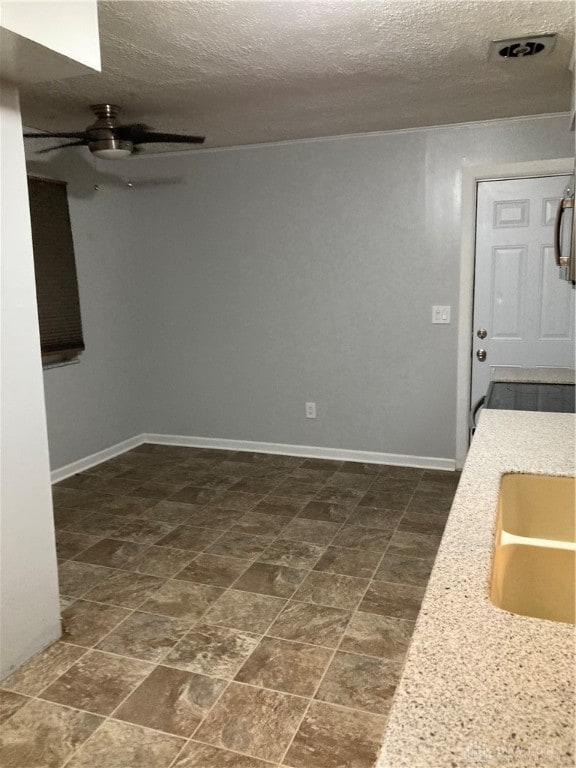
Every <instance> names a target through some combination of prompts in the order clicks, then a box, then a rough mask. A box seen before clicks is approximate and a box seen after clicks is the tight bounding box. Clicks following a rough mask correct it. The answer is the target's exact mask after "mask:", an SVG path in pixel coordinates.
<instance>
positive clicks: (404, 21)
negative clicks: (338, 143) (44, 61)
mask: <svg viewBox="0 0 576 768" xmlns="http://www.w3.org/2000/svg"><path fill="white" fill-rule="evenodd" d="M99 15H100V35H101V45H102V64H103V71H102V73H100V74H94V75H85V76H82V77H77V78H72V79H69V80H63V81H56V82H49V83H42V84H34V85H30V86H26V87H25V88H23V89H22V94H21V98H22V108H23V114H24V120H25V123H26V124H27V125H29V126H32V127H35V128H41V129H45V130H50V129H52V130H63V129H74V130H77V129H82V128H84V127H86V125H87V124H88V123H90V122H91V119H92V118H91V113H90V112H89V111H88V109H87V107H88V105H89V104H92V103H95V102H104V101H108V102H112V103H115V104H118V105H120V106H121V107H122V108H123V111H122V114H121V118H122V120H123V121H125V122H145V123H148V124H150V125H151V126H153V127H154V128H156V129H158V130H166V131H175V132H180V131H181V132H194V133H198V132H200V133H203V134H205V135H206V137H207V140H206V144H205V146H214V147H218V146H230V145H237V144H252V143H256V142H268V141H279V140H284V139H297V138H306V137H315V136H331V135H339V134H348V133H358V132H365V131H381V130H387V129H392V128H406V127H414V126H424V125H436V124H442V123H455V122H465V121H469V120H486V119H491V118H501V117H509V116H513V115H532V114H539V113H545V112H558V111H564V110H567V109H568V108H569V104H570V83H571V79H570V72H569V71H568V65H569V61H570V54H571V49H572V44H573V39H574V3H573V2H572V0H550V1H548V0H379V1H375V0H352V1H350V0H325V1H323V2H322V1H319V0H198V1H197V2H190V1H188V0H180V1H176V2H160V1H159V0H154V1H152V0H150V1H148V2H138V1H134V2H132V1H129V2H124V1H123V0H119V1H113V2H102V3H99ZM540 32H557V33H558V35H559V39H558V42H557V45H556V49H555V51H554V52H553V53H552V54H551V55H550V56H548V57H546V56H541V57H537V58H534V59H525V60H521V61H489V60H488V47H489V43H490V41H491V40H493V39H500V38H506V37H513V36H519V35H523V34H528V33H531V34H532V33H540Z"/></svg>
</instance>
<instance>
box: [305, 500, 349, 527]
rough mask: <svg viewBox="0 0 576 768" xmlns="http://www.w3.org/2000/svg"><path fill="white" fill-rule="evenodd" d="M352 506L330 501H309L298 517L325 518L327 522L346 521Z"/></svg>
mask: <svg viewBox="0 0 576 768" xmlns="http://www.w3.org/2000/svg"><path fill="white" fill-rule="evenodd" d="M350 514H351V513H350V508H349V507H347V506H342V505H340V504H335V503H331V502H328V501H309V502H308V503H307V504H306V506H305V507H304V509H303V510H302V511H301V512H300V513H299V515H298V517H302V518H306V519H308V520H323V521H324V522H327V523H344V522H346V520H347V519H348V518H349V517H350Z"/></svg>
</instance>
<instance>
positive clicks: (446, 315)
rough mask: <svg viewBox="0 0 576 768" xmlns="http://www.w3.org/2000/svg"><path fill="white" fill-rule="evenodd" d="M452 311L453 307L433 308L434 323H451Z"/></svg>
mask: <svg viewBox="0 0 576 768" xmlns="http://www.w3.org/2000/svg"><path fill="white" fill-rule="evenodd" d="M450 309H451V307H438V306H434V307H432V322H433V323H434V324H436V323H449V322H450Z"/></svg>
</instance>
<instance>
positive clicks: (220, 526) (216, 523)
mask: <svg viewBox="0 0 576 768" xmlns="http://www.w3.org/2000/svg"><path fill="white" fill-rule="evenodd" d="M166 503H167V504H168V503H170V502H166ZM181 506H184V505H181ZM187 506H190V505H189V504H188V505H187ZM243 514H244V513H243V512H235V511H234V510H232V509H222V508H221V507H198V508H197V509H195V510H194V511H193V512H191V514H190V515H189V518H188V520H183V521H182V522H183V523H186V525H195V526H197V527H199V528H209V529H210V530H211V531H228V530H229V529H230V528H231V527H232V526H233V525H234V523H235V522H236V521H237V520H239V519H240V518H241V517H242V515H243Z"/></svg>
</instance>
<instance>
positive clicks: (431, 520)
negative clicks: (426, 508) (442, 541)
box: [398, 511, 446, 536]
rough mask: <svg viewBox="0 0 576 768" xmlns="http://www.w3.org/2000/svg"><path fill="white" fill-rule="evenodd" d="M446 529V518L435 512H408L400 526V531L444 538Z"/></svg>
mask: <svg viewBox="0 0 576 768" xmlns="http://www.w3.org/2000/svg"><path fill="white" fill-rule="evenodd" d="M445 527H446V518H445V517H444V516H443V515H437V514H434V513H433V512H412V511H407V512H406V513H405V514H404V516H403V517H402V519H401V520H400V523H399V524H398V530H399V531H408V532H409V533H431V534H435V535H436V536H442V534H443V533H444V528H445Z"/></svg>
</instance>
